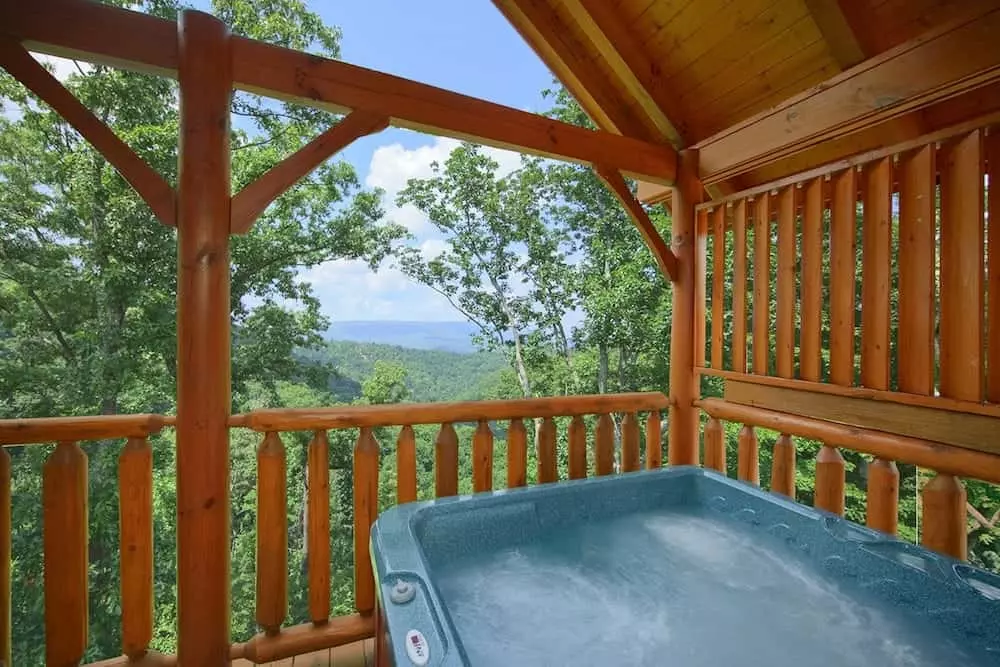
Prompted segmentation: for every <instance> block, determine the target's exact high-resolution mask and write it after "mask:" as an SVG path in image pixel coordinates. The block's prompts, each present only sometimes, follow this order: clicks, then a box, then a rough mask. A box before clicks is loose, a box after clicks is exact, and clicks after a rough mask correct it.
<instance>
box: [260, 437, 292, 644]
mask: <svg viewBox="0 0 1000 667" xmlns="http://www.w3.org/2000/svg"><path fill="white" fill-rule="evenodd" d="M286 512H287V489H286V485H285V445H284V443H282V441H281V438H280V437H279V436H278V434H277V433H274V432H273V431H272V432H269V433H267V434H266V435H265V436H264V439H263V440H262V441H261V443H260V446H259V447H258V448H257V625H259V626H260V627H261V628H263V629H264V632H266V633H267V634H269V635H273V634H277V633H278V632H279V631H280V630H281V623H282V621H284V620H285V615H286V614H287V613H288V517H287V515H286Z"/></svg>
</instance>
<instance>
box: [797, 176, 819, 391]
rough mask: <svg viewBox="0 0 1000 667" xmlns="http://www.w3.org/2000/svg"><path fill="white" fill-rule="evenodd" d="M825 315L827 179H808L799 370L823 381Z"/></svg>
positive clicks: (807, 377)
mask: <svg viewBox="0 0 1000 667" xmlns="http://www.w3.org/2000/svg"><path fill="white" fill-rule="evenodd" d="M822 314H823V179H822V178H814V179H812V180H810V181H808V182H806V184H805V186H804V187H803V192H802V327H801V332H800V338H801V349H800V351H799V372H800V374H801V376H802V379H803V380H809V381H811V382H819V381H820V368H821V366H820V345H821V343H820V341H821V338H820V332H821V326H820V325H821V323H822Z"/></svg>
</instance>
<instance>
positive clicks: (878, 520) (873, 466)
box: [868, 458, 899, 535]
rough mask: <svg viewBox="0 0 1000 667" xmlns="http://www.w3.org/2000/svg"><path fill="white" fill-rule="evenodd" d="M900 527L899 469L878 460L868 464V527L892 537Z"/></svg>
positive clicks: (883, 460) (892, 464) (886, 461)
mask: <svg viewBox="0 0 1000 667" xmlns="http://www.w3.org/2000/svg"><path fill="white" fill-rule="evenodd" d="M898 525H899V468H897V467H896V462H895V461H889V460H886V459H881V458H876V459H875V460H874V461H872V462H871V463H869V464H868V527H869V528H874V529H875V530H881V531H882V532H883V533H889V534H890V535H895V534H896V528H897V527H898Z"/></svg>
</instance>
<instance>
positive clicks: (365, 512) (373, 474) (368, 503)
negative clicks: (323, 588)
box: [354, 427, 458, 616]
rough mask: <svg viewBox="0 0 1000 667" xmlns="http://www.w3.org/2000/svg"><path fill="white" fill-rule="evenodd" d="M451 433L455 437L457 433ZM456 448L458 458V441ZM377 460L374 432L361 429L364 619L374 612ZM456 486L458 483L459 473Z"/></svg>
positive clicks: (358, 513) (357, 509)
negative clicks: (372, 543) (371, 552)
mask: <svg viewBox="0 0 1000 667" xmlns="http://www.w3.org/2000/svg"><path fill="white" fill-rule="evenodd" d="M442 428H443V427H442ZM451 434H452V436H454V435H455V431H454V430H452V432H451ZM439 440H440V436H439ZM454 447H455V452H456V456H457V451H458V442H457V439H456V440H455V445H454ZM378 457H379V450H378V442H377V441H376V440H375V436H374V434H373V433H372V430H371V429H370V428H363V429H361V432H360V433H359V434H358V443H357V445H355V447H354V608H355V609H357V610H358V613H359V614H361V615H362V616H368V615H369V614H371V613H372V612H373V611H374V610H375V579H374V575H373V574H372V560H371V558H370V557H369V555H368V543H369V541H370V540H371V531H372V524H373V523H375V519H376V518H378ZM456 464H457V461H456ZM453 470H454V468H453ZM454 483H455V484H456V485H457V484H458V476H457V471H455V477H454ZM452 495H454V494H452Z"/></svg>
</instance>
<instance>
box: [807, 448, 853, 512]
mask: <svg viewBox="0 0 1000 667" xmlns="http://www.w3.org/2000/svg"><path fill="white" fill-rule="evenodd" d="M844 480H845V468H844V457H843V455H841V453H840V450H839V449H837V448H836V447H831V446H829V445H823V446H822V447H821V448H820V450H819V454H817V455H816V494H815V496H813V504H814V505H815V506H816V507H817V508H819V509H821V510H826V511H827V512H833V513H834V514H839V515H840V516H844Z"/></svg>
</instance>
